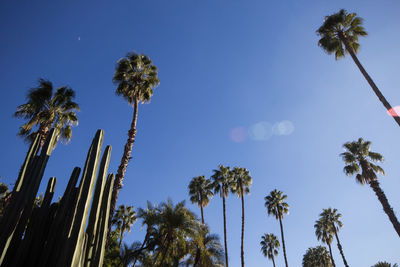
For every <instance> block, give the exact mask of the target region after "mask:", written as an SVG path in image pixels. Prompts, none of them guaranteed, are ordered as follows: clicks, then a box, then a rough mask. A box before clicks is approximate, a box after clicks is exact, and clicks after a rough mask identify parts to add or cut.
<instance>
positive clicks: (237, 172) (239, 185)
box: [231, 167, 253, 267]
mask: <svg viewBox="0 0 400 267" xmlns="http://www.w3.org/2000/svg"><path fill="white" fill-rule="evenodd" d="M252 182H253V179H252V178H251V176H250V172H249V171H248V170H247V169H245V168H239V167H235V168H233V170H232V182H231V192H232V193H233V194H236V195H237V196H238V197H239V198H240V199H241V200H242V236H241V243H240V259H241V263H242V267H244V245H243V242H244V195H245V194H248V193H250V186H251V184H252Z"/></svg>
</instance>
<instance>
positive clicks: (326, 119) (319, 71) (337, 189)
mask: <svg viewBox="0 0 400 267" xmlns="http://www.w3.org/2000/svg"><path fill="white" fill-rule="evenodd" d="M340 8H346V9H348V10H349V11H353V12H357V13H358V14H359V16H361V17H363V18H364V19H365V27H366V29H367V31H368V32H369V36H368V37H367V38H363V39H361V45H362V47H361V49H360V53H359V58H360V60H361V62H362V63H363V64H364V66H365V67H366V69H367V71H368V72H369V73H370V74H371V76H372V77H373V78H374V80H375V81H376V83H377V85H378V86H379V87H380V88H381V90H382V91H383V93H384V94H385V96H386V97H387V98H388V99H389V100H390V101H391V103H392V105H393V106H396V105H400V91H399V87H398V85H399V84H400V75H399V62H400V55H399V52H398V48H399V46H398V44H399V43H400V31H399V29H400V17H399V16H398V11H399V10H400V4H399V2H398V1H394V0H393V1H386V0H383V1H364V0H363V1H315V0H314V1H262V0H260V1H257V0H254V1H253V0H251V1H239V0H233V1H222V0H221V1H215V0H206V1H191V0H181V1H175V0H174V1H161V0H160V1H133V0H131V1H69V2H68V3H66V2H65V1H64V2H63V3H62V1H40V3H39V2H38V1H1V3H0V25H1V27H0V38H1V42H0V81H1V92H2V93H1V98H0V111H1V112H0V120H1V122H2V131H1V139H0V146H1V147H2V153H1V156H0V158H1V164H0V175H1V177H3V178H4V180H3V181H4V182H5V183H7V184H10V183H13V182H14V180H15V178H16V176H17V172H18V169H19V166H20V164H21V162H22V161H23V157H24V153H25V152H26V150H27V145H26V144H24V143H23V141H22V140H21V139H19V138H17V137H16V133H17V131H18V127H19V126H20V125H21V124H22V123H23V122H22V121H21V120H18V119H15V118H12V114H13V112H14V111H15V108H16V106H18V105H20V104H23V103H24V100H25V94H26V92H27V90H28V89H29V88H31V87H33V86H35V85H36V82H37V79H38V78H39V77H43V78H47V79H50V80H51V81H52V82H54V84H55V86H60V85H69V86H71V87H72V88H73V89H74V90H75V91H76V94H77V102H79V104H80V106H81V112H79V114H78V115H79V121H80V123H79V126H78V127H76V128H74V129H73V139H72V142H71V143H70V144H68V145H66V146H65V145H59V146H57V148H56V150H55V152H54V154H53V156H52V158H51V160H50V161H49V163H48V169H47V171H46V174H45V177H44V181H43V184H46V183H47V179H48V178H49V177H50V176H56V177H57V178H58V184H57V192H56V194H58V195H60V192H62V191H63V190H64V188H65V185H66V181H67V180H68V178H69V174H70V172H71V171H72V169H73V167H74V166H82V165H83V164H84V159H85V156H86V152H87V149H88V147H89V145H90V142H91V138H92V137H93V136H94V134H95V131H96V130H97V129H98V128H101V129H104V131H105V144H110V145H112V146H113V152H112V159H111V164H110V171H111V172H116V169H117V166H118V164H119V161H120V158H121V154H122V149H123V145H124V144H125V141H126V134H127V131H128V128H129V125H130V121H131V116H132V108H131V107H130V106H129V105H128V104H127V103H125V102H124V100H123V99H122V98H119V97H117V96H115V94H114V91H115V85H113V84H112V81H111V80H112V76H113V72H114V68H115V63H116V61H117V60H118V59H119V58H121V57H123V56H124V55H125V54H126V53H127V52H128V51H133V50H134V51H137V52H139V53H145V54H147V55H149V56H150V57H151V59H152V60H153V62H154V64H155V65H157V66H158V68H159V78H160V80H161V84H160V86H159V87H158V88H157V90H156V91H155V94H154V97H153V98H152V101H151V103H150V104H148V105H141V106H140V109H139V121H138V134H137V139H136V143H135V145H134V149H133V159H132V161H131V164H130V165H129V167H128V169H127V174H126V178H125V181H124V185H125V186H124V188H123V189H122V191H121V194H120V197H119V203H121V204H126V205H134V206H135V207H144V206H145V203H146V201H147V200H150V201H152V202H153V203H158V202H160V201H165V200H166V199H167V197H168V196H170V197H172V199H173V200H174V201H175V202H178V201H181V200H183V199H186V200H187V203H188V206H189V207H190V208H191V209H193V210H194V211H195V212H196V213H198V214H199V210H198V208H197V207H196V206H194V205H191V204H190V203H189V202H188V197H187V185H188V183H189V181H190V179H191V178H192V177H194V176H198V175H206V176H210V175H211V174H212V169H214V168H216V167H217V165H218V164H220V163H222V164H225V165H230V166H236V165H237V166H242V167H246V168H248V169H249V170H250V171H251V174H252V177H253V180H254V183H253V186H252V188H251V194H250V195H249V196H246V198H245V202H246V212H247V213H246V233H245V249H246V265H247V266H250V267H255V266H266V265H267V266H268V265H270V266H272V263H271V262H268V260H267V259H266V258H264V257H263V256H262V255H261V253H260V246H259V241H260V237H261V235H262V234H263V233H266V232H267V233H270V232H272V233H275V234H276V235H277V236H279V237H280V235H279V223H278V222H277V221H276V220H275V219H273V218H272V217H268V216H267V214H266V209H265V208H264V200H263V198H264V197H265V196H266V195H267V194H268V193H269V192H270V191H271V190H273V189H275V188H277V189H279V190H282V191H283V192H284V193H286V194H287V195H288V199H287V201H288V203H289V204H290V214H289V215H288V216H287V217H285V219H284V221H283V224H284V229H285V236H286V244H287V253H288V260H289V263H290V265H291V266H300V264H301V260H302V256H303V254H304V252H305V251H306V249H307V248H308V247H310V246H316V245H318V241H317V239H316V237H315V235H314V228H313V225H314V221H315V220H316V219H317V217H318V214H319V213H320V212H321V210H322V208H327V207H334V208H337V209H338V210H339V211H340V212H341V213H342V215H343V218H342V221H343V223H344V227H343V228H342V230H341V231H340V234H339V235H340V238H341V242H342V244H343V248H344V253H345V255H346V257H347V260H348V262H349V264H350V265H351V266H371V265H372V264H374V263H376V262H377V261H378V260H386V261H389V262H393V263H394V262H398V263H400V253H399V249H400V239H399V237H398V236H397V235H396V233H395V231H394V229H393V227H392V225H391V224H390V222H389V220H388V218H387V216H386V215H385V214H384V213H383V211H382V208H381V204H380V203H379V202H378V200H377V198H376V196H375V195H374V193H373V191H372V190H371V189H370V188H369V187H368V186H364V187H362V186H360V185H358V184H356V182H355V179H354V178H348V177H346V176H345V175H344V173H343V171H342V168H343V162H342V161H341V159H340V158H339V156H338V155H339V154H340V153H341V152H342V144H343V143H344V142H346V141H352V140H354V139H356V138H358V137H364V138H365V139H367V140H371V141H372V142H373V144H372V149H373V150H374V151H378V152H380V153H382V154H383V155H384V156H385V158H386V161H385V163H383V164H382V167H383V168H384V169H385V170H386V173H387V175H386V177H383V178H382V179H381V186H382V189H383V190H384V191H385V193H386V195H387V197H388V199H389V201H390V203H391V204H392V206H393V207H394V210H395V211H397V215H398V216H400V212H399V211H400V194H399V189H400V165H399V158H400V139H399V134H400V129H399V127H398V126H397V125H396V124H395V122H394V121H393V119H392V118H390V117H389V116H388V115H387V114H386V112H385V110H384V108H383V106H382V105H381V103H380V102H379V101H378V100H377V98H376V96H375V95H374V94H373V92H372V90H371V89H370V87H369V86H368V84H367V83H366V81H365V80H364V78H363V77H362V75H361V74H360V72H359V71H358V69H357V68H356V66H355V64H354V63H353V62H352V60H351V59H350V58H346V59H344V60H340V61H338V62H335V60H334V57H333V56H328V55H326V54H325V53H324V52H323V51H322V50H321V49H320V48H319V47H318V46H317V41H318V37H317V36H316V34H315V30H316V29H317V28H318V27H319V26H320V25H321V23H322V21H323V18H324V16H325V15H329V14H331V13H333V12H336V11H338V10H339V9H340ZM281 121H290V123H289V126H291V125H293V126H294V131H293V132H292V133H291V134H289V135H282V136H278V135H273V136H271V137H270V138H265V139H267V140H254V139H255V137H257V136H258V137H259V134H260V132H257V129H258V130H260V127H262V126H263V125H264V126H268V124H267V123H265V122H268V123H270V124H271V125H274V124H275V123H279V122H281ZM260 122H264V123H261V124H257V123H260ZM260 125H261V126H260ZM238 127H239V128H238ZM240 127H241V128H240ZM275 128H276V127H275ZM234 129H236V130H235V131H234V133H239V134H240V133H241V132H244V133H246V132H247V131H248V130H249V129H250V130H251V129H252V130H255V131H256V132H251V133H250V134H249V135H248V136H247V138H245V139H244V140H242V142H234V141H233V140H232V138H231V136H230V134H231V133H232V130H234ZM287 129H288V128H286V130H287ZM261 130H262V128H261ZM261 133H262V132H261ZM236 137H237V136H236ZM244 137H246V136H244ZM41 190H43V188H42V189H41ZM227 213H228V214H227V218H228V242H229V252H230V255H229V256H230V262H231V266H232V267H237V266H239V264H240V219H241V217H240V216H241V209H240V201H239V200H238V199H237V197H235V196H230V197H229V199H228V202H227ZM205 219H206V221H207V222H208V224H209V225H210V228H211V231H212V232H215V233H218V234H219V235H220V237H221V239H222V238H223V231H222V230H223V228H222V203H221V199H220V198H219V197H215V198H214V199H213V200H212V201H211V203H210V205H209V206H208V207H207V208H206V209H205ZM142 237H143V230H142V231H141V230H140V225H139V224H136V225H134V227H133V229H132V233H131V234H130V235H129V236H128V237H127V238H126V240H127V241H129V242H131V241H133V240H142ZM333 251H334V257H335V260H336V263H337V266H342V261H341V258H340V255H339V253H338V250H337V247H336V242H335V243H334V246H333ZM283 265H284V264H283V257H282V251H280V256H279V257H278V259H277V266H283Z"/></svg>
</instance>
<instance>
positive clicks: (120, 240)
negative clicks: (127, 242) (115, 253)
mask: <svg viewBox="0 0 400 267" xmlns="http://www.w3.org/2000/svg"><path fill="white" fill-rule="evenodd" d="M123 237H124V231H122V230H121V236H120V237H119V249H121V245H122V238H123Z"/></svg>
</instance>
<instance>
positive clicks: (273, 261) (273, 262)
mask: <svg viewBox="0 0 400 267" xmlns="http://www.w3.org/2000/svg"><path fill="white" fill-rule="evenodd" d="M271 259H272V264H273V265H274V267H276V266H275V259H274V254H272V258H271Z"/></svg>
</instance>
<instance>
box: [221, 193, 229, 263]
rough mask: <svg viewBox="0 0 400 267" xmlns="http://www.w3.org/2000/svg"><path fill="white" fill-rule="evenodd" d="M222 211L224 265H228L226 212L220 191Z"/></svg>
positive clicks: (223, 197) (223, 198) (223, 196)
mask: <svg viewBox="0 0 400 267" xmlns="http://www.w3.org/2000/svg"><path fill="white" fill-rule="evenodd" d="M222 211H223V214H224V244H225V266H226V267H228V244H227V241H226V213H225V195H224V193H223V192H222Z"/></svg>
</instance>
